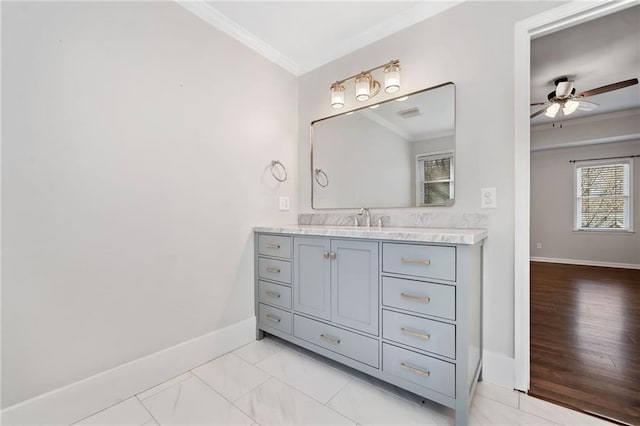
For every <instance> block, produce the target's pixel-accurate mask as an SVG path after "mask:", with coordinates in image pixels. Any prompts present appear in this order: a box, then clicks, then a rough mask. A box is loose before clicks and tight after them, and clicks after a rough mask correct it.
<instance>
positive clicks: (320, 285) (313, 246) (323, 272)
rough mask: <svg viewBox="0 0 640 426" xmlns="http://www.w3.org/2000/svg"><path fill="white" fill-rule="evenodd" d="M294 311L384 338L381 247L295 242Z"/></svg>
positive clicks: (309, 240) (323, 241) (319, 240)
mask: <svg viewBox="0 0 640 426" xmlns="http://www.w3.org/2000/svg"><path fill="white" fill-rule="evenodd" d="M293 247H294V255H293V259H294V261H293V270H294V277H293V310H294V311H295V312H299V313H302V314H307V315H310V316H313V317H316V318H320V319H324V320H327V321H331V322H332V323H334V324H338V325H342V326H345V327H349V328H354V329H356V330H360V331H364V332H366V333H370V334H374V335H378V243H377V242H371V241H355V240H337V239H333V240H332V239H329V238H313V237H295V238H294V239H293Z"/></svg>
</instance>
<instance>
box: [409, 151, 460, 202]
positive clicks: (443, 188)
mask: <svg viewBox="0 0 640 426" xmlns="http://www.w3.org/2000/svg"><path fill="white" fill-rule="evenodd" d="M417 161H418V164H417V167H418V173H416V176H417V177H418V182H416V188H417V189H418V191H419V194H418V197H417V199H418V204H417V206H418V207H420V206H432V205H443V204H447V202H449V200H453V198H454V197H453V188H454V185H453V176H454V173H453V151H447V152H441V153H437V154H423V155H419V156H418V157H417Z"/></svg>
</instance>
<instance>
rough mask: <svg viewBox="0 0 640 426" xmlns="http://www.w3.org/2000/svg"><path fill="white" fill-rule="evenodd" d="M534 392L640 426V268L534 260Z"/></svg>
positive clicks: (532, 373) (546, 397) (531, 390)
mask: <svg viewBox="0 0 640 426" xmlns="http://www.w3.org/2000/svg"><path fill="white" fill-rule="evenodd" d="M529 393H530V394H531V395H532V396H536V397H540V398H542V399H547V400H551V401H554V402H557V403H560V404H561V405H565V406H569V407H571V408H575V409H578V410H581V411H586V412H592V413H596V414H599V415H602V416H605V417H609V418H612V419H617V420H619V421H622V422H626V423H630V424H633V425H640V270H633V269H615V268H601V267H593V266H576V265H565V264H554V263H538V262H531V388H530V392H529Z"/></svg>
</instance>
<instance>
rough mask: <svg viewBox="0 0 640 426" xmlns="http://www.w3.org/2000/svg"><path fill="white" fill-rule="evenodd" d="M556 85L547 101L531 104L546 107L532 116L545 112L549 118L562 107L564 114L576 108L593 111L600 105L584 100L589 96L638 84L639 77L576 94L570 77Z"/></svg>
mask: <svg viewBox="0 0 640 426" xmlns="http://www.w3.org/2000/svg"><path fill="white" fill-rule="evenodd" d="M553 83H554V84H555V86H556V90H554V91H553V92H551V93H549V94H548V95H547V99H548V101H547V102H536V103H533V104H531V106H536V105H544V108H542V109H540V110H538V111H536V112H534V113H533V114H531V118H533V117H537V116H538V115H540V114H542V113H544V115H546V116H547V117H549V118H555V116H556V115H557V114H558V111H560V109H562V113H563V114H564V115H570V114H573V113H574V112H576V110H582V111H591V110H592V109H594V108H596V107H598V104H596V103H594V102H589V101H585V100H582V99H583V98H587V97H589V96H595V95H599V94H601V93H607V92H611V91H613V90H618V89H622V88H624V87H628V86H633V85H634V84H638V79H637V78H632V79H630V80H624V81H619V82H617V83H612V84H607V85H606V86H602V87H598V88H595V89H591V90H586V91H584V92H581V93H578V94H577V95H576V89H575V87H573V81H572V80H569V77H560V78H558V79H556V80H555V81H554V82H553Z"/></svg>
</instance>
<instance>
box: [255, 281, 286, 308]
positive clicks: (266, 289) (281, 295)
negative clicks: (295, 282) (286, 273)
mask: <svg viewBox="0 0 640 426" xmlns="http://www.w3.org/2000/svg"><path fill="white" fill-rule="evenodd" d="M258 300H260V301H261V302H264V303H268V304H270V305H275V306H279V307H281V308H284V309H291V287H287V286H285V285H280V284H274V283H269V282H266V281H258Z"/></svg>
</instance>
